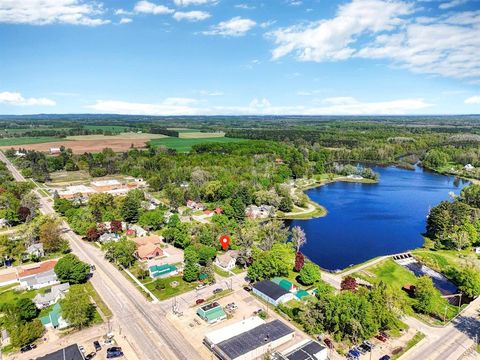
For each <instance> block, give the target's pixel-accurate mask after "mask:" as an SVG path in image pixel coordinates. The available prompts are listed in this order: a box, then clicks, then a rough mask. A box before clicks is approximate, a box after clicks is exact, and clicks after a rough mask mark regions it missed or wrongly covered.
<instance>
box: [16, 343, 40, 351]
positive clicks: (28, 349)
mask: <svg viewBox="0 0 480 360" xmlns="http://www.w3.org/2000/svg"><path fill="white" fill-rule="evenodd" d="M36 347H37V345H35V344H28V345H25V346H24V347H22V348H21V349H20V352H22V353H24V352H27V351H30V350H33V349H36Z"/></svg>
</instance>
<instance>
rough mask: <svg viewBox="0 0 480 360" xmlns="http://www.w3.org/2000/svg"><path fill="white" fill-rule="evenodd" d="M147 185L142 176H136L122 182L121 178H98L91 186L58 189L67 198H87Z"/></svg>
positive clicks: (61, 195) (125, 191)
mask: <svg viewBox="0 0 480 360" xmlns="http://www.w3.org/2000/svg"><path fill="white" fill-rule="evenodd" d="M145 186H147V184H146V182H145V181H144V180H143V179H142V178H138V179H137V178H135V179H132V180H131V181H124V182H120V181H119V180H115V179H110V180H97V181H92V182H91V183H90V186H87V185H72V186H67V187H65V188H64V189H62V190H60V191H58V195H59V196H60V197H61V198H63V199H67V200H73V199H78V198H81V199H85V200H88V197H89V196H91V195H92V194H96V193H106V194H111V195H113V196H118V195H126V194H127V193H128V192H129V191H130V190H133V189H137V188H140V187H145Z"/></svg>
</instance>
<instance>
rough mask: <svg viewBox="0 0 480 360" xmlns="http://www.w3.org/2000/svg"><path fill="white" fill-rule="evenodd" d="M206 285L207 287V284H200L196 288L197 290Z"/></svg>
mask: <svg viewBox="0 0 480 360" xmlns="http://www.w3.org/2000/svg"><path fill="white" fill-rule="evenodd" d="M204 287H207V284H198V285H197V287H196V288H195V289H196V290H202V289H203V288H204Z"/></svg>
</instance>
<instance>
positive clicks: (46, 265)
mask: <svg viewBox="0 0 480 360" xmlns="http://www.w3.org/2000/svg"><path fill="white" fill-rule="evenodd" d="M56 263H57V260H48V261H44V262H42V263H38V264H35V265H34V266H28V267H27V266H24V267H22V269H21V270H20V274H19V277H20V278H23V277H25V276H31V275H36V274H41V273H44V272H46V271H49V270H52V269H53V268H54V267H55V264H56Z"/></svg>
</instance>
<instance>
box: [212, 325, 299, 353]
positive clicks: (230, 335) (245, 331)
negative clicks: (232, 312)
mask: <svg viewBox="0 0 480 360" xmlns="http://www.w3.org/2000/svg"><path fill="white" fill-rule="evenodd" d="M294 338H295V330H293V329H292V328H290V327H289V326H288V325H286V324H285V323H284V322H282V321H280V320H278V319H276V320H273V321H271V322H268V323H267V322H265V321H263V320H261V319H259V320H255V318H250V319H246V320H243V321H242V322H240V323H236V324H232V325H230V326H226V327H224V328H222V329H220V330H217V331H213V332H211V333H208V334H207V335H206V336H205V338H204V340H203V342H204V344H205V345H206V346H207V347H208V348H209V349H210V350H211V351H212V352H213V353H214V354H215V355H216V357H218V358H219V359H222V360H253V359H263V358H264V356H265V354H267V353H269V352H271V351H272V350H273V349H275V348H278V347H279V346H281V345H283V344H285V343H287V342H289V341H290V340H292V339H294ZM300 359H305V358H300Z"/></svg>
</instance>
